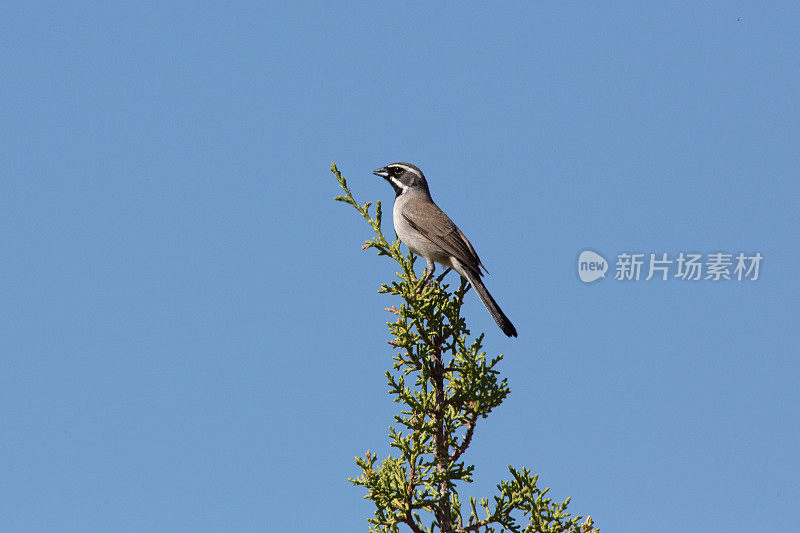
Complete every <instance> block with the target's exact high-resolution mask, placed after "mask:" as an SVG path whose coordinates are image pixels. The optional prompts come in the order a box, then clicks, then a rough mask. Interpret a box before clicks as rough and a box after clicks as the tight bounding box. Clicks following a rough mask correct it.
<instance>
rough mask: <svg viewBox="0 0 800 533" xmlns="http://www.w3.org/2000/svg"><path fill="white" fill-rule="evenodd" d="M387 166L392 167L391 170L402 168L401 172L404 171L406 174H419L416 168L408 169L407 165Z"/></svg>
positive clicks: (395, 164)
mask: <svg viewBox="0 0 800 533" xmlns="http://www.w3.org/2000/svg"><path fill="white" fill-rule="evenodd" d="M389 166H390V167H393V168H402V169H403V170H406V171H408V172H413V173H414V174H419V171H418V170H417V169H416V168H413V167H410V166H408V165H401V164H400V163H394V164H392V165H389Z"/></svg>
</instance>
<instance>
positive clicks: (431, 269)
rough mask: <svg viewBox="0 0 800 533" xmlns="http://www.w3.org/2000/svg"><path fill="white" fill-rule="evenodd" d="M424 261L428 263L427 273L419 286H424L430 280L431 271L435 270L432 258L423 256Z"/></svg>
mask: <svg viewBox="0 0 800 533" xmlns="http://www.w3.org/2000/svg"><path fill="white" fill-rule="evenodd" d="M425 261H427V263H428V265H427V266H428V274H427V275H426V276H425V279H423V280H422V285H420V287H425V286H427V285H428V283H430V282H431V278H432V277H433V272H434V271H435V270H436V263H434V262H433V260H431V259H428V258H427V257H426V258H425Z"/></svg>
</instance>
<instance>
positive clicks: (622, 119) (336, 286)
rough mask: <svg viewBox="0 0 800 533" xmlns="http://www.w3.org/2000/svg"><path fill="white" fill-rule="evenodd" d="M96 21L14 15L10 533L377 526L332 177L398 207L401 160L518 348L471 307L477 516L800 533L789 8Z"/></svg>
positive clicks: (128, 14) (43, 13)
mask: <svg viewBox="0 0 800 533" xmlns="http://www.w3.org/2000/svg"><path fill="white" fill-rule="evenodd" d="M90 4H91V3H81V6H78V5H74V3H67V4H66V5H65V4H63V3H58V4H56V3H41V4H38V5H33V4H32V3H28V2H25V3H22V2H13V1H12V2H8V1H7V2H3V3H2V5H0V70H1V72H0V101H1V102H2V111H0V297H2V305H1V306H0V530H3V531H76V532H77V531H81V532H83V531H343V532H351V531H366V529H367V526H366V522H365V520H366V518H367V517H368V516H371V514H372V504H371V503H370V502H368V501H365V500H363V499H362V496H363V494H364V493H363V490H362V489H360V488H355V487H352V486H350V485H349V483H348V482H347V481H346V478H347V477H348V476H353V475H356V474H357V473H358V470H357V467H356V466H355V464H354V462H353V457H354V456H356V455H360V454H362V453H363V452H364V451H365V450H367V449H371V450H373V451H375V452H376V453H378V455H379V456H380V457H384V456H385V455H386V454H387V453H388V452H389V450H388V446H387V442H388V439H387V437H386V434H387V430H388V424H389V423H390V421H391V416H392V414H393V413H394V412H395V410H396V405H395V404H393V403H392V402H391V400H390V398H389V396H388V395H387V393H386V390H387V387H386V384H385V378H384V376H383V373H384V370H385V369H387V368H388V367H389V366H390V363H391V359H390V351H389V347H388V345H387V344H386V343H385V341H386V340H387V338H388V332H387V329H386V327H385V322H386V321H387V320H389V318H390V317H389V315H388V314H387V313H386V312H385V311H384V310H383V309H384V307H387V306H390V305H393V304H395V303H396V302H395V301H393V300H392V299H391V298H390V297H388V296H384V295H378V294H377V293H376V290H377V288H378V286H379V284H380V283H381V282H385V281H387V280H390V279H392V276H393V272H394V269H393V266H392V264H391V263H390V262H389V261H388V260H386V259H385V258H379V257H377V256H376V255H375V254H374V252H372V251H367V252H362V251H360V247H361V245H362V243H363V241H364V239H366V238H368V237H369V236H370V228H369V227H368V226H367V225H366V224H365V223H364V222H363V220H361V219H360V218H359V217H358V216H357V215H356V213H355V212H354V211H353V210H352V209H351V208H349V207H348V206H345V205H344V204H340V203H337V202H334V201H333V200H332V198H333V196H335V195H336V194H338V189H337V186H336V183H335V181H334V179H333V177H332V175H331V174H330V173H329V171H328V167H329V165H330V163H331V161H336V162H337V164H338V165H339V168H340V169H341V170H342V171H343V173H344V174H345V175H346V176H347V177H348V179H349V182H350V184H351V186H352V188H353V190H354V192H355V194H356V196H357V198H358V199H359V200H361V201H362V202H363V201H366V200H373V201H375V200H382V201H383V202H384V203H385V205H386V206H387V210H388V206H389V205H390V204H391V201H392V199H393V192H392V190H391V188H390V187H389V186H388V185H387V184H386V183H385V182H384V181H382V180H381V179H379V178H377V177H375V176H373V175H372V174H371V171H372V170H373V169H375V168H377V167H380V166H383V165H385V164H387V163H390V162H393V161H408V162H411V163H415V164H417V165H418V166H420V167H421V168H422V170H423V171H424V172H425V174H426V176H427V177H428V181H429V183H430V187H431V190H432V193H433V196H434V199H436V201H437V202H438V204H439V205H440V206H441V207H442V208H443V209H445V211H447V212H448V214H449V215H450V216H451V218H453V219H454V220H455V221H456V223H457V224H458V225H459V226H460V227H461V229H462V230H463V231H464V232H465V233H466V234H467V235H468V236H469V238H470V240H471V241H472V243H473V244H474V245H475V247H476V249H477V251H478V253H479V254H480V256H481V258H482V259H483V262H484V263H485V264H486V266H487V267H488V269H489V271H490V272H491V275H490V276H488V277H487V279H486V283H487V286H488V287H489V289H490V290H491V291H492V293H493V294H494V296H495V298H496V299H497V300H498V301H499V302H500V304H501V306H502V307H503V309H504V311H505V312H506V313H507V314H508V316H509V317H510V318H511V319H512V320H513V321H514V323H515V325H516V327H517V329H518V330H519V338H518V339H507V338H506V337H505V336H503V335H502V333H501V332H500V331H499V330H498V329H497V327H496V326H495V325H494V323H493V322H492V321H491V318H490V317H489V315H488V313H487V312H486V311H485V309H484V308H483V307H482V306H481V305H480V303H479V302H478V301H477V298H476V297H475V295H474V294H470V295H469V298H468V302H467V304H466V311H465V312H466V314H467V316H468V317H469V319H470V323H471V325H472V328H473V330H474V331H476V332H478V331H486V332H487V335H486V339H485V344H486V348H487V350H488V351H489V353H491V354H494V353H497V352H502V353H504V354H505V356H506V359H505V360H504V362H503V363H502V366H501V370H502V371H503V373H504V375H505V376H507V377H508V378H509V381H510V386H511V390H512V393H511V395H510V397H509V398H508V400H507V401H506V403H505V404H504V405H503V406H502V407H501V408H500V409H498V410H497V411H496V413H495V414H494V416H493V417H491V418H490V419H488V420H486V421H484V423H483V424H481V425H479V426H478V429H477V432H476V434H475V438H474V440H473V445H472V447H471V449H470V453H469V454H468V455H467V456H466V459H467V460H468V461H470V462H472V463H474V464H476V465H477V470H476V476H475V483H474V484H472V485H471V486H467V487H464V488H462V494H463V495H464V496H468V495H474V496H479V497H480V496H491V495H493V494H494V490H493V487H494V485H495V483H497V482H499V481H500V480H501V479H505V476H506V466H507V465H509V464H512V465H515V466H517V467H522V466H529V467H531V468H533V470H534V471H536V472H538V473H540V483H541V485H542V486H549V487H551V494H552V495H553V496H554V497H556V498H560V499H563V498H565V497H567V496H571V497H572V498H573V499H572V504H571V506H570V510H571V511H572V512H573V513H575V514H583V515H586V514H591V515H592V516H593V517H594V518H595V520H596V522H597V525H598V526H599V527H600V528H601V529H602V530H603V531H606V532H641V531H648V532H649V531H654V532H660V531H663V532H675V531H702V532H705V531H726V532H738V531H748V532H749V531H789V530H792V529H794V528H796V526H797V510H798V502H800V482H799V481H798V479H800V392H798V391H799V390H800V386H798V385H799V384H800V358H799V357H798V356H800V353H799V352H800V333H799V332H798V329H799V328H798V310H799V309H798V307H799V306H798V304H799V303H800V298H799V296H800V291H799V290H798V287H800V284H798V279H797V272H798V268H797V267H798V264H800V253H798V248H799V247H800V244H799V243H798V233H799V231H800V215H798V200H800V185H799V184H798V168H800V59H798V58H800V32H798V28H800V7H798V5H797V3H795V2H761V3H758V4H757V5H755V4H753V3H752V2H718V3H714V2H680V3H674V2H670V3H666V2H660V3H657V2H644V3H643V2H629V3H615V2H600V1H582V2H551V3H532V2H510V3H503V4H502V5H501V6H497V5H488V4H486V3H482V4H480V5H479V4H478V3H469V2H467V3H431V4H430V5H429V3H425V4H422V3H411V4H408V5H403V6H400V5H399V3H398V2H380V3H367V2H359V3H350V4H347V3H342V2H332V3H329V4H327V5H323V3H321V2H313V3H304V2H275V3H271V2H270V3H265V2H255V3H252V4H242V3H238V4H235V5H229V4H227V3H226V4H225V5H224V6H223V4H219V3H206V4H200V3H174V2H136V3H133V4H132V5H129V6H122V5H119V4H117V3H113V2H112V3H103V4H99V3H98V4H96V5H93V6H90V7H87V6H89V5H90ZM384 229H385V231H386V232H387V234H388V235H393V230H392V228H391V220H390V217H386V220H385V228H384ZM585 249H590V250H593V251H596V252H598V253H600V254H601V255H602V256H603V257H605V258H606V259H607V260H608V261H609V263H610V265H609V272H608V273H607V275H606V279H603V280H598V281H596V282H594V283H591V284H585V283H582V282H581V281H580V280H579V278H578V272H577V258H578V255H579V253H580V252H581V251H583V250H585ZM623 252H635V253H645V254H650V253H656V254H659V256H660V254H662V253H667V254H669V255H668V257H670V258H674V257H675V256H676V255H677V254H678V253H680V252H687V253H688V252H696V253H700V254H704V255H705V254H711V253H715V252H725V253H731V254H738V253H739V252H744V253H747V254H754V253H756V252H758V253H760V254H761V255H762V256H763V258H764V259H763V262H762V263H761V265H760V267H761V268H760V272H759V279H758V280H756V281H752V280H743V281H741V282H740V281H737V280H735V279H733V280H729V281H728V280H722V281H719V282H714V281H712V280H699V281H688V280H680V279H676V278H674V276H673V277H672V279H670V280H668V281H661V280H660V279H652V280H650V281H645V280H644V279H640V280H639V281H617V280H615V279H614V276H613V274H614V269H615V262H616V258H617V255H618V254H620V253H623ZM648 257H649V256H648ZM673 267H674V264H673ZM643 277H644V276H643Z"/></svg>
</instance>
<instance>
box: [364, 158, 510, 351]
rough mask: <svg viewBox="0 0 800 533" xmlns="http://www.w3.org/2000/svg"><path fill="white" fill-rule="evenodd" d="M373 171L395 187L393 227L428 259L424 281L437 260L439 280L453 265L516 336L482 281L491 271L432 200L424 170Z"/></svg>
mask: <svg viewBox="0 0 800 533" xmlns="http://www.w3.org/2000/svg"><path fill="white" fill-rule="evenodd" d="M372 173H373V174H375V175H376V176H380V177H382V178H384V179H385V180H386V181H388V182H389V184H390V185H391V186H392V188H393V189H394V192H395V197H394V207H393V208H392V220H393V222H394V230H395V233H397V236H398V238H399V239H400V241H402V242H403V243H404V244H405V245H406V246H407V247H408V249H409V250H411V251H412V252H413V253H415V254H417V255H418V256H420V257H424V258H425V261H426V262H427V267H428V274H427V276H426V279H425V282H426V283H427V282H429V281H430V279H431V278H432V277H433V272H434V270H435V268H436V263H439V264H441V265H443V266H446V267H447V270H445V271H444V273H443V274H442V275H441V276H440V277H439V278H438V280H439V281H441V279H442V278H443V277H444V275H445V274H447V273H448V272H449V271H450V269H451V268H452V269H453V270H455V271H456V272H458V273H459V274H461V276H462V277H463V278H466V280H467V281H469V283H470V284H471V285H472V287H473V288H474V289H475V292H476V293H477V294H478V297H479V298H480V299H481V302H483V305H484V306H486V309H487V310H488V311H489V314H490V315H491V316H492V318H493V319H494V321H495V322H497V325H498V326H500V329H501V330H502V331H503V333H505V334H506V335H507V336H509V337H516V336H517V329H516V328H515V327H514V324H512V323H511V320H509V319H508V317H507V316H506V315H505V313H503V311H502V309H500V306H499V305H497V302H496V301H495V299H494V298H492V295H491V294H489V291H488V290H487V289H486V286H485V285H484V284H483V280H482V279H481V277H482V276H483V272H486V273H487V274H488V271H487V270H486V267H484V266H483V263H481V260H480V258H479V257H478V254H477V253H476V252H475V248H473V246H472V244H471V243H470V242H469V240H468V239H467V237H466V236H465V235H464V233H463V232H462V231H461V230H460V229H458V226H456V225H455V224H454V223H453V221H452V220H450V217H448V216H447V215H446V214H445V212H444V211H442V210H441V209H440V208H439V206H438V205H436V203H435V202H434V201H433V198H431V192H430V189H429V188H428V181H427V180H426V179H425V176H424V175H423V174H422V171H421V170H420V169H419V168H417V167H416V166H415V165H412V164H410V163H402V162H400V163H391V164H389V165H386V166H385V167H382V168H379V169H377V170H374V171H373V172H372ZM481 269H483V271H481Z"/></svg>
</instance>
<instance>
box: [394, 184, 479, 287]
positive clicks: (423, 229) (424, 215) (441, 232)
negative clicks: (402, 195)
mask: <svg viewBox="0 0 800 533" xmlns="http://www.w3.org/2000/svg"><path fill="white" fill-rule="evenodd" d="M403 218H405V219H406V222H408V224H409V225H410V226H411V227H412V228H414V229H415V230H417V232H418V233H419V234H420V235H422V236H423V237H425V238H426V239H428V240H429V241H431V242H432V243H434V244H436V245H437V246H438V247H439V248H441V249H442V250H444V251H445V252H447V253H448V254H450V255H452V256H453V257H455V258H456V259H458V260H459V261H460V262H461V263H462V264H464V266H466V267H467V268H469V269H470V270H474V271H475V272H476V273H477V274H478V275H482V273H481V269H480V267H482V266H483V265H482V264H481V260H480V258H479V257H478V254H477V253H476V252H475V248H473V247H472V244H470V242H469V240H468V239H467V237H466V236H465V235H464V234H463V233H462V232H461V230H460V229H458V226H456V225H455V224H454V223H453V221H452V220H450V217H448V216H447V215H446V214H445V213H444V211H442V210H441V209H439V206H437V205H436V204H435V203H433V202H427V201H422V200H418V199H416V198H414V199H411V200H409V201H408V202H407V203H406V204H405V206H404V207H403ZM423 221H424V222H423ZM484 270H486V269H485V268H484Z"/></svg>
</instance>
